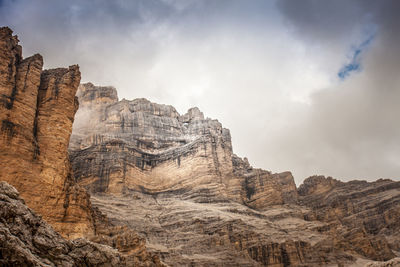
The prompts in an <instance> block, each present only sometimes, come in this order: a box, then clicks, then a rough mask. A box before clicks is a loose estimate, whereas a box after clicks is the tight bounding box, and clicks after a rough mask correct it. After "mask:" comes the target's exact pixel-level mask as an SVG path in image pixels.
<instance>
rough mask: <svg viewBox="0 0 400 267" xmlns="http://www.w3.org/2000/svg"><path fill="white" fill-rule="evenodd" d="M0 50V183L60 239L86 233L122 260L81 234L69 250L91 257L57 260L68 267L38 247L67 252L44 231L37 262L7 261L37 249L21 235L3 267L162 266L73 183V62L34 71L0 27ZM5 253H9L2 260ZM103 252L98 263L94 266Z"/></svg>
mask: <svg viewBox="0 0 400 267" xmlns="http://www.w3.org/2000/svg"><path fill="white" fill-rule="evenodd" d="M0 55H1V56H0V121H1V128H0V169H1V172H0V180H2V181H7V182H8V183H10V184H12V185H13V186H15V187H16V188H17V189H18V191H19V192H20V195H21V197H22V198H23V199H24V200H25V202H26V204H27V205H28V206H29V207H30V208H32V209H33V210H35V212H37V213H38V214H40V215H41V216H42V217H43V219H44V220H46V221H47V222H48V223H50V224H51V225H52V226H53V227H54V228H55V229H56V230H57V231H58V232H59V233H60V234H62V235H63V236H64V237H67V238H68V239H73V238H77V237H86V238H90V239H91V240H93V241H97V242H102V243H103V244H106V245H110V246H112V247H114V248H117V249H120V250H121V252H122V253H123V254H124V255H126V257H124V256H122V255H121V254H120V253H118V251H116V250H112V249H111V248H109V247H106V246H100V245H97V244H92V243H88V241H86V240H83V239H82V240H81V241H76V244H77V247H74V248H73V249H74V251H73V252H72V253H74V255H78V256H77V257H75V258H79V257H80V256H79V255H84V254H85V253H90V251H95V250H98V251H97V252H95V254H94V255H91V256H93V257H92V259H90V262H89V260H88V261H86V262H85V259H83V261H82V260H78V261H76V262H75V263H74V260H75V259H71V258H69V259H68V260H67V261H68V262H66V263H65V264H67V263H68V264H67V265H64V262H63V261H62V259H59V258H54V257H53V258H51V259H49V258H48V257H46V256H43V255H42V254H43V253H46V250H47V251H49V252H50V253H53V252H51V251H52V248H51V244H53V243H54V244H55V245H56V246H61V247H63V249H64V248H65V251H63V252H62V253H61V254H60V253H59V254H60V255H59V256H60V257H61V258H63V257H67V256H65V255H63V254H65V253H69V252H68V249H70V248H68V247H66V246H67V245H66V241H65V240H64V239H62V238H61V237H59V236H57V234H56V233H54V232H52V231H53V230H52V229H51V230H49V231H47V232H48V233H47V234H46V233H45V234H46V238H47V239H52V238H50V237H49V236H51V237H54V238H55V240H54V242H53V243H51V242H50V241H48V240H47V239H46V238H45V239H46V240H42V241H43V242H50V243H49V244H46V246H42V247H41V250H40V253H41V254H40V255H38V259H33V258H32V259H31V258H29V259H27V260H26V261H22V262H18V261H14V259H15V258H18V257H19V256H18V255H20V256H21V257H30V256H29V255H30V254H31V253H33V254H34V253H36V252H37V249H38V248H37V247H35V244H34V245H33V246H30V247H29V245H30V244H22V243H24V242H30V241H29V240H28V239H21V240H19V241H18V240H17V241H16V242H17V243H15V244H13V246H12V247H9V246H3V245H2V246H1V247H0V252H1V253H0V260H3V261H1V263H2V264H3V263H4V264H6V266H13V264H16V265H19V264H22V265H24V264H25V265H26V264H28V265H29V264H33V265H35V266H36V265H37V264H39V265H40V264H41V263H39V262H41V261H42V260H43V262H44V263H43V264H50V263H54V264H55V265H58V266H60V265H62V266H82V265H85V264H89V266H103V265H104V266H126V265H128V266H132V265H135V266H162V263H161V262H160V261H159V259H158V257H157V256H154V255H152V254H149V253H148V252H147V250H146V247H145V242H144V240H143V239H142V238H139V237H138V236H137V234H136V233H135V232H134V231H132V230H127V231H125V229H123V228H121V227H118V226H114V225H113V224H112V223H110V222H109V221H108V220H107V218H105V217H104V216H102V215H101V214H99V212H98V211H96V210H95V209H93V208H92V207H91V203H90V198H89V194H88V193H87V192H86V190H85V189H84V188H82V187H80V186H79V185H77V184H76V183H75V180H74V178H73V175H72V170H71V166H70V162H69V157H68V150H67V149H68V144H69V139H70V135H71V131H72V124H73V121H74V115H75V112H76V111H77V109H78V101H77V98H76V97H75V94H76V91H77V88H78V85H79V82H80V75H81V74H80V72H79V68H78V66H76V65H74V66H70V67H69V68H58V69H51V70H44V71H42V66H43V59H42V57H41V56H40V55H34V56H32V57H29V58H26V59H22V49H21V47H20V46H19V45H18V39H17V37H16V36H12V31H11V30H10V29H9V28H6V27H4V28H0ZM27 214H28V213H27ZM28 215H29V214H28ZM28 215H27V216H28ZM29 216H30V215H29ZM35 216H36V215H35ZM10 218H11V219H10V220H11V221H12V220H18V218H17V219H15V217H12V216H11V217H10ZM6 223H7V225H6V228H7V227H14V225H13V223H12V222H11V223H10V221H7V222H6ZM29 223H30V222H29V221H28V222H27V224H26V225H24V226H23V227H24V229H25V228H27V229H28V228H29V227H31V228H32V231H36V230H35V229H36V228H35V227H37V226H36V225H30V224H29ZM46 227H47V228H49V226H46ZM4 231H7V230H4ZM24 231H25V230H24ZM26 231H30V230H29V229H28V230H26ZM14 234H15V235H18V233H12V234H6V235H5V236H4V235H3V237H4V238H3V239H2V242H3V241H4V242H6V240H7V238H14V237H13V235H14ZM105 237H106V238H105ZM29 238H30V237H29ZM39 238H41V239H43V237H39ZM21 242H22V243H21ZM74 242H75V241H74ZM78 243H79V244H78ZM2 244H3V243H2ZM74 244H75V243H74ZM18 245H19V247H18ZM24 246H28V249H27V250H26V253H25V252H24V253H22V254H21V253H19V252H20V250H22V249H25V247H24ZM68 246H69V245H68ZM80 249H81V250H80ZM30 250H31V251H30ZM110 251H111V252H110ZM17 252H18V253H17ZM6 254H7V255H8V256H10V257H9V258H5V259H4V258H2V255H6ZM13 254H15V257H14V258H13V256H12V255H13ZM96 255H97V256H99V257H100V258H98V259H97V262H98V265H96V263H93V262H94V261H96V259H95V257H96ZM8 256H7V257H8ZM70 256H71V255H70ZM57 257H58V256H57ZM71 257H72V258H74V257H73V256H71ZM82 257H85V256H82ZM104 257H106V259H105V260H104V262H106V263H102V260H103V258H104ZM107 257H114V259H112V258H107ZM121 259H123V260H121ZM53 260H54V261H53ZM71 262H72V263H71ZM107 262H108V263H107ZM102 264H103V265H102ZM110 264H111V265H110ZM39 265H38V266H39ZM29 266H30V265H29ZM40 266H42V265H40ZM46 266H47V265H46ZM49 266H54V265H51V264H50V265H49ZM85 266H86V265H85Z"/></svg>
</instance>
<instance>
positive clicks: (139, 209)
mask: <svg viewBox="0 0 400 267" xmlns="http://www.w3.org/2000/svg"><path fill="white" fill-rule="evenodd" d="M77 96H78V97H79V102H80V109H79V110H78V112H77V114H76V123H75V124H74V128H73V133H72V136H71V141H70V147H69V149H70V159H71V164H72V168H73V170H74V175H75V179H76V181H77V182H78V183H79V184H80V185H83V186H84V187H86V188H87V189H88V190H89V191H90V192H91V194H92V196H91V201H92V203H93V205H94V206H96V207H97V208H99V209H100V210H101V211H102V212H104V213H106V214H107V216H108V217H109V218H110V220H111V221H113V222H114V223H116V224H119V225H121V227H125V226H127V227H128V228H131V229H135V230H136V231H138V232H139V235H140V236H142V237H143V238H145V239H146V240H147V244H148V247H149V248H150V249H151V250H152V251H154V252H155V253H157V254H158V255H159V256H160V257H161V259H162V260H163V261H165V262H166V263H168V264H171V265H172V266H176V265H182V266H191V265H195V266H204V265H206V266H226V265H232V266H263V265H268V266H321V265H329V264H349V263H351V262H354V261H355V260H357V259H361V258H366V259H370V260H388V259H391V258H393V257H395V255H396V253H398V251H399V249H398V247H396V242H397V240H398V239H397V237H396V234H392V233H395V231H397V228H393V229H392V228H391V227H394V226H392V225H393V223H394V222H393V220H394V219H393V218H396V216H397V215H396V214H397V213H396V212H397V211H396V208H395V207H396V205H397V204H396V203H397V202H396V199H397V197H398V196H400V192H398V191H396V190H397V189H395V188H396V182H392V183H393V184H392V185H391V186H394V187H393V188H392V187H390V186H389V187H382V188H383V189H382V194H384V195H386V196H387V197H386V198H385V199H387V198H389V196H393V197H394V198H393V201H392V202H390V203H388V204H387V205H388V206H385V205H384V204H383V203H381V204H380V202H379V201H378V202H377V201H373V198H370V200H371V201H370V202H368V205H367V204H365V203H364V200H365V199H363V195H360V194H356V192H357V191H358V190H359V189H360V188H359V187H351V186H349V185H351V183H350V184H344V183H341V182H339V181H336V180H333V179H325V178H318V179H316V178H310V179H308V180H306V181H305V184H304V185H302V186H301V187H300V188H299V190H297V188H296V186H295V184H294V181H293V177H292V175H291V173H289V172H284V173H279V174H273V173H271V172H269V171H265V170H261V169H255V168H253V167H251V165H250V164H249V162H248V161H247V159H246V158H244V159H242V158H239V157H237V156H236V155H234V154H233V152H232V144H231V137H230V133H229V130H227V129H224V128H223V127H222V125H221V124H220V123H219V122H218V121H216V120H212V119H208V118H207V119H205V118H204V115H203V113H202V112H201V111H200V110H199V109H198V108H192V109H190V110H189V111H188V112H187V113H186V114H184V115H180V114H179V113H178V112H177V111H176V110H175V109H174V108H173V107H172V106H167V105H160V104H155V103H152V102H150V101H148V100H146V99H135V100H132V101H128V100H125V99H124V100H121V101H118V97H117V93H116V89H115V88H113V87H98V86H94V85H93V84H90V83H89V84H82V85H80V87H79V90H78V93H77ZM387 183H390V182H387ZM342 186H343V187H342ZM368 186H369V187H370V188H375V185H368ZM336 188H344V189H343V190H344V191H345V192H347V193H346V194H348V195H354V201H357V203H364V204H363V205H366V206H365V208H366V209H367V210H369V211H371V213H369V212H364V213H360V214H358V215H356V217H357V218H358V219H357V220H355V221H354V222H353V224H349V223H346V222H345V221H343V220H342V219H341V218H346V216H350V217H348V218H349V220H351V219H350V218H352V219H354V218H355V217H351V214H355V213H354V212H355V210H353V211H349V210H346V211H347V213H344V209H343V208H342V209H341V210H338V209H335V207H336V206H333V207H332V205H333V204H332V203H336V202H337V201H338V200H337V199H336V200H335V201H336V202H335V201H333V200H332V199H335V198H337V197H339V196H340V194H339V193H338V192H339V191H337V189H336ZM390 188H391V189H390ZM340 192H341V191H340ZM327 194H328V195H330V194H331V197H328V198H324V196H325V195H327ZM338 194H339V195H338ZM348 195H343V196H342V198H341V200H340V201H342V200H343V199H347V198H348ZM375 197H377V196H375ZM339 198H340V197H339ZM383 202H384V201H383ZM354 205H355V206H357V205H361V204H354ZM367 206H368V208H367ZM371 207H372V208H371ZM388 207H393V208H395V210H394V211H390V212H389V214H388V215H387V216H386V217H387V220H386V221H382V220H381V221H380V222H382V223H383V224H382V226H381V229H385V230H384V231H383V230H382V231H380V232H373V231H370V230H366V229H364V228H360V227H356V226H357V224H359V223H363V222H364V221H368V223H367V224H371V221H373V220H374V218H378V217H380V216H381V215H384V213H385V212H388ZM372 211H373V212H374V213H372ZM378 211H380V212H378ZM335 212H337V213H338V214H342V215H343V217H338V215H336V217H335V218H336V219H334V220H332V214H333V213H335ZM344 214H347V215H344ZM342 215H341V216H342ZM387 229H391V230H387ZM385 231H386V233H387V234H386V235H385V234H383V233H384V232H385ZM396 251H397V252H396Z"/></svg>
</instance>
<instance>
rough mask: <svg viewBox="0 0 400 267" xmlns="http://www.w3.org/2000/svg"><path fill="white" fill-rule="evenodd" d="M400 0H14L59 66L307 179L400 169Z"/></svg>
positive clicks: (6, 12)
mask: <svg viewBox="0 0 400 267" xmlns="http://www.w3.org/2000/svg"><path fill="white" fill-rule="evenodd" d="M399 5H400V3H399V2H398V1H394V0H393V1H361V0H353V1H344V0H340V1H312V0H306V1H301V2H300V1H298V2H295V3H293V1H285V0H284V1H261V0H260V1H251V2H248V1H201V0H198V1H174V0H150V1H149V0H147V1H77V0H76V1H44V0H42V1H27V0H17V1H8V0H6V1H4V0H3V1H0V25H2V26H4V25H8V26H10V27H12V28H13V30H14V31H15V33H16V34H18V35H19V36H20V40H21V43H22V45H23V46H24V55H31V54H34V53H36V52H39V53H41V54H42V55H43V56H44V58H46V60H45V62H44V66H45V67H46V68H51V67H56V66H60V65H72V64H76V63H79V65H80V68H81V71H82V74H83V75H82V81H83V82H86V81H91V82H93V83H95V84H102V85H107V84H108V85H113V86H115V87H116V88H118V91H119V96H120V98H127V99H134V98H138V97H146V98H148V99H150V100H151V101H154V102H157V103H165V104H171V105H173V106H174V107H176V108H177V110H178V111H179V112H180V113H181V114H184V113H185V112H186V110H187V109H188V108H189V107H192V106H198V107H199V108H200V109H201V110H202V111H203V112H204V113H205V115H206V116H209V117H212V118H218V119H219V120H220V121H221V122H222V123H223V125H224V126H225V127H227V128H229V129H230V130H231V132H232V139H233V141H232V142H233V146H234V148H235V153H237V154H238V155H242V156H247V157H248V158H249V160H250V161H251V162H252V163H253V165H255V166H257V167H262V168H265V169H268V170H272V171H274V172H282V171H286V170H290V171H292V172H293V174H294V177H295V180H296V182H297V184H299V182H301V181H302V180H303V179H304V178H305V177H308V176H309V175H313V174H324V175H332V176H334V177H336V178H341V179H343V180H348V179H354V178H362V179H369V180H374V179H377V178H381V177H382V178H392V179H399V173H400V172H399V171H400V160H399V159H400V126H399V124H398V123H397V120H398V119H397V118H398V115H399V114H400V105H398V100H399V99H400V90H399V77H398V69H399V67H400V66H399V64H400V63H399V62H400V58H399V57H400V53H399V52H400V51H399V47H400V40H399V38H400V37H399V36H400V34H399V31H400V30H399V29H400V27H399V26H400V25H399V24H400V21H399V20H400V19H399V16H398V14H397V13H398V10H399V9H400V6H399Z"/></svg>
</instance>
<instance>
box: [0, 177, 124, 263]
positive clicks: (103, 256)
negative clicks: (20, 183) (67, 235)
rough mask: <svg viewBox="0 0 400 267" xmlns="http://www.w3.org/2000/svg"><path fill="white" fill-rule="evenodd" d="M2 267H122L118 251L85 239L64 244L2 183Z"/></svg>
mask: <svg viewBox="0 0 400 267" xmlns="http://www.w3.org/2000/svg"><path fill="white" fill-rule="evenodd" d="M0 215H1V216H0V265H1V266H71V267H72V266H122V265H124V266H125V264H126V262H125V261H124V258H123V257H121V255H120V254H119V253H118V251H117V250H116V249H112V248H110V247H108V246H104V245H99V244H96V243H92V242H90V241H87V240H85V239H76V240H74V241H68V240H65V239H64V238H63V237H61V235H60V234H58V233H57V232H56V231H55V230H54V229H53V228H52V227H51V226H50V225H49V224H47V223H46V222H45V221H43V220H42V218H41V217H40V216H38V215H36V214H35V212H34V211H32V210H31V209H29V208H28V207H27V206H26V205H25V203H24V201H23V200H22V199H21V198H20V197H19V193H18V191H17V190H16V189H15V188H14V187H12V186H11V185H9V184H7V183H6V182H0Z"/></svg>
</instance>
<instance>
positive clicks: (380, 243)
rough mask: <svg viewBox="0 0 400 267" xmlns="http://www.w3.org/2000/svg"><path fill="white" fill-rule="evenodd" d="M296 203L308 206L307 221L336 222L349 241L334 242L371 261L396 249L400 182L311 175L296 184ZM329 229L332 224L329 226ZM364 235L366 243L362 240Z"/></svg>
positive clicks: (398, 243) (399, 232)
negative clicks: (342, 179) (352, 179)
mask: <svg viewBox="0 0 400 267" xmlns="http://www.w3.org/2000/svg"><path fill="white" fill-rule="evenodd" d="M299 195H300V203H301V204H303V205H304V206H307V207H310V208H311V211H310V212H309V213H307V214H306V215H305V216H306V218H307V219H309V220H318V221H323V222H328V223H329V224H330V225H331V226H335V225H338V226H340V227H341V229H342V233H341V234H342V235H344V236H346V239H347V240H348V241H349V244H343V243H340V242H339V243H338V244H337V246H343V247H344V248H345V249H346V250H348V251H354V252H355V253H359V254H362V255H365V256H367V257H369V258H372V259H375V260H388V259H390V258H392V257H394V255H395V254H394V253H396V254H398V253H399V251H400V220H399V218H400V182H396V181H392V180H383V179H380V180H377V181H375V182H371V183H369V182H366V181H351V182H347V183H343V182H340V181H338V180H335V179H332V178H331V177H327V178H326V177H324V176H313V177H310V178H308V179H306V180H305V181H304V184H303V185H301V186H300V187H299ZM331 228H332V227H331ZM363 237H368V240H369V242H365V241H362V238H363Z"/></svg>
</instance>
